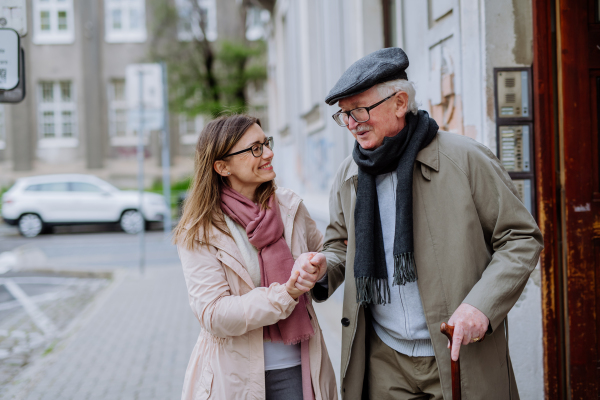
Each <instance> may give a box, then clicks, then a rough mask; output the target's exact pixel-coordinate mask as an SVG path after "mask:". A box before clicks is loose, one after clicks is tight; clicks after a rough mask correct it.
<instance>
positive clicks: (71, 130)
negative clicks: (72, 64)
mask: <svg viewBox="0 0 600 400" xmlns="http://www.w3.org/2000/svg"><path fill="white" fill-rule="evenodd" d="M39 96H40V102H39V114H38V115H39V133H40V139H39V141H38V146H39V147H76V146H77V145H78V141H77V120H76V106H75V98H74V97H75V96H74V91H73V84H72V83H71V82H70V81H61V82H50V81H47V82H40V84H39Z"/></svg>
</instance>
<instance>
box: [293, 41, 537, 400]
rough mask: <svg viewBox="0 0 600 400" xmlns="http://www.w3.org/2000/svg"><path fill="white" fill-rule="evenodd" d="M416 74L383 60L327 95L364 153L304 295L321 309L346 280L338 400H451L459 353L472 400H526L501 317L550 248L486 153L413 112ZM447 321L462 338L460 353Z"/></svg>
mask: <svg viewBox="0 0 600 400" xmlns="http://www.w3.org/2000/svg"><path fill="white" fill-rule="evenodd" d="M407 67H408V58H407V56H406V54H405V53H404V51H402V49H399V48H387V49H382V50H378V51H376V52H374V53H371V54H369V55H367V56H365V57H364V58H362V59H360V60H358V61H357V62H356V63H354V64H353V65H352V66H350V68H348V70H347V71H346V72H345V73H344V74H343V75H342V77H341V78H340V79H339V81H338V82H337V83H336V85H335V86H334V88H333V89H332V90H331V92H330V93H329V95H328V96H327V98H326V100H325V101H326V102H327V104H329V105H333V104H335V103H336V102H337V103H338V105H339V108H340V110H339V111H338V112H336V113H335V114H334V115H333V118H334V120H335V121H336V122H337V123H338V124H339V125H340V126H341V127H347V128H348V130H349V131H350V132H351V133H352V135H353V136H354V138H355V139H356V142H355V145H354V150H353V153H352V155H351V156H350V157H348V158H347V159H346V160H345V161H344V162H343V163H342V165H341V167H340V168H339V170H338V172H337V175H336V177H335V179H334V182H333V187H332V189H331V194H330V200H329V209H330V223H329V226H328V227H327V231H326V234H325V244H324V248H323V251H322V252H321V253H318V254H316V253H307V254H303V255H302V256H300V257H299V259H298V260H297V262H296V265H295V268H296V269H299V270H300V271H301V273H300V275H301V276H300V278H299V283H300V284H303V283H304V284H305V285H308V286H309V287H310V286H312V285H313V283H314V282H316V285H315V286H314V288H313V290H312V294H313V297H314V298H315V299H316V300H317V301H324V300H326V299H327V298H328V297H329V296H331V294H332V293H333V292H334V291H335V290H336V289H337V288H338V287H339V286H340V285H341V284H342V282H344V281H345V293H344V307H343V318H342V320H341V323H342V326H343V328H342V364H341V385H342V387H341V390H342V396H343V398H345V399H361V398H362V399H364V398H370V399H378V400H380V399H417V398H418V399H422V398H423V399H442V398H445V399H450V398H451V393H452V382H451V371H450V357H452V359H453V360H457V359H458V357H459V352H460V357H461V360H462V362H461V368H462V372H461V386H462V393H463V398H466V399H469V400H471V399H486V400H490V399H518V398H519V394H518V391H517V386H516V383H515V379H514V374H513V370H512V366H511V361H510V356H509V352H508V340H507V332H508V325H507V318H506V316H507V314H508V312H509V310H510V309H511V308H512V306H513V305H514V304H515V302H516V301H517V299H518V298H519V295H520V294H521V292H522V290H523V288H524V287H525V284H526V282H527V279H528V277H529V275H530V273H531V271H532V270H533V269H534V268H535V266H536V264H537V261H538V258H539V254H540V251H541V249H542V247H543V245H542V236H541V234H540V231H539V229H538V227H537V225H536V223H535V221H534V219H533V218H532V216H531V215H530V214H529V212H528V211H527V209H526V208H525V207H524V206H523V204H522V203H521V201H520V200H519V196H518V194H517V191H516V189H515V187H514V185H513V183H512V181H511V179H510V178H509V176H508V174H507V173H506V171H505V170H504V169H503V167H502V165H501V164H500V162H499V161H498V159H497V158H496V157H495V156H494V155H493V154H492V153H491V152H490V150H489V149H487V148H486V147H485V146H483V145H481V144H479V143H478V142H476V141H474V140H471V139H469V138H466V137H463V136H459V135H456V134H452V133H446V132H442V131H439V130H438V125H437V124H436V122H435V121H434V120H433V119H431V118H430V117H429V115H428V114H427V112H425V111H423V110H419V109H418V108H417V104H416V103H415V89H414V86H413V84H412V83H411V82H409V81H408V80H407V75H406V71H405V70H406V68H407ZM442 322H448V323H449V324H450V325H453V326H455V330H454V340H453V344H452V353H450V351H449V350H448V346H449V342H448V340H447V339H446V338H445V337H444V336H443V335H442V334H441V333H440V324H441V323H442ZM483 339H486V340H483ZM461 345H462V347H461Z"/></svg>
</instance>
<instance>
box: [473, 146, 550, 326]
mask: <svg viewBox="0 0 600 400" xmlns="http://www.w3.org/2000/svg"><path fill="white" fill-rule="evenodd" d="M468 161H469V166H468V169H467V171H465V172H466V173H467V177H468V179H469V182H470V186H471V194H472V196H473V200H474V203H475V207H476V209H477V213H478V215H479V219H480V221H481V226H482V228H483V232H484V235H485V239H486V242H487V243H489V249H488V250H489V251H490V253H491V254H492V259H491V261H490V263H489V264H488V266H487V268H486V269H485V270H484V272H483V274H482V276H481V279H480V280H479V281H478V282H477V284H475V286H473V288H472V289H471V291H470V292H469V294H468V295H467V297H466V298H465V299H464V303H467V304H470V305H472V306H474V307H476V308H477V309H478V310H480V311H481V312H483V313H484V314H485V315H486V316H487V317H488V318H489V320H490V327H491V329H492V330H495V329H496V328H497V327H498V326H499V325H500V324H501V323H502V321H503V320H504V318H506V315H507V314H508V312H509V311H510V309H511V308H512V307H513V306H514V304H515V303H516V301H517V300H518V298H519V296H520V294H521V292H522V291H523V289H524V288H525V284H526V283H527V279H528V278H529V275H530V274H531V272H532V271H533V269H534V268H535V266H536V264H537V262H538V259H539V256H540V252H541V251H542V249H543V239H542V234H541V232H540V230H539V228H538V226H537V224H536V222H535V220H534V219H533V217H532V216H531V214H530V213H529V211H527V209H526V208H525V206H524V205H523V203H522V202H521V200H520V199H519V197H518V194H517V190H516V189H515V186H514V184H513V182H512V180H511V179H510V177H509V176H508V173H507V172H506V171H505V170H504V168H503V167H502V165H501V164H500V162H499V160H498V159H497V158H496V157H495V156H494V155H493V154H492V152H491V151H490V150H489V149H487V148H486V147H484V146H482V145H478V148H477V149H475V151H471V152H470V153H469V159H468Z"/></svg>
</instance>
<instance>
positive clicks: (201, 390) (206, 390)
mask: <svg viewBox="0 0 600 400" xmlns="http://www.w3.org/2000/svg"><path fill="white" fill-rule="evenodd" d="M213 378H214V374H213V371H212V369H210V368H206V369H204V370H203V371H202V374H201V375H200V382H198V390H197V391H196V396H195V397H194V400H206V399H208V398H209V397H210V393H211V392H212V385H213Z"/></svg>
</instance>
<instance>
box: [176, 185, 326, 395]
mask: <svg viewBox="0 0 600 400" xmlns="http://www.w3.org/2000/svg"><path fill="white" fill-rule="evenodd" d="M276 196H277V200H278V203H279V208H280V211H281V217H282V218H283V223H284V227H285V231H284V236H285V240H286V243H287V244H288V246H289V247H290V249H291V251H292V255H293V256H294V259H295V258H298V256H300V254H302V253H306V252H309V251H319V250H320V249H321V247H322V244H323V235H322V234H321V233H320V232H319V231H318V230H317V228H316V225H315V223H314V221H313V220H312V219H311V218H310V215H309V214H308V211H307V210H306V207H305V206H304V204H302V201H301V199H300V198H299V197H298V196H297V195H296V194H294V193H293V192H292V191H290V190H287V189H278V190H277V192H276ZM177 250H178V252H179V257H180V258H181V262H182V264H183V272H184V275H185V281H186V284H187V288H188V294H189V302H190V306H191V307H192V311H193V312H194V314H195V315H196V317H197V318H198V321H199V322H200V326H201V328H202V329H201V332H200V335H199V337H198V341H197V342H196V346H195V347H194V350H193V351H192V355H191V357H190V361H189V364H188V367H187V371H186V374H185V380H184V385H183V394H182V400H203V399H219V400H226V399H227V400H229V399H256V400H258V399H264V398H265V378H264V369H265V367H264V353H263V328H262V327H263V326H267V325H271V324H274V323H276V322H277V321H279V320H280V319H284V318H287V317H288V316H289V315H290V314H291V313H292V311H293V310H294V307H295V306H296V304H298V302H297V301H295V300H294V299H292V297H290V295H289V294H288V293H287V291H286V290H285V286H284V285H280V284H276V283H275V284H272V285H271V286H270V287H268V288H264V287H261V288H256V287H255V286H254V284H253V283H252V279H251V278H250V275H249V274H248V272H247V269H246V267H245V265H244V259H243V258H242V255H241V253H240V251H239V249H238V247H237V246H236V244H235V242H234V240H233V239H232V238H231V237H229V236H227V235H225V234H223V233H221V232H219V231H218V230H216V229H214V234H213V235H212V236H211V240H210V244H208V245H199V246H197V248H196V249H194V250H191V251H190V250H187V249H185V248H183V247H181V246H178V248H177ZM307 308H308V312H309V315H310V317H311V323H312V326H313V329H314V331H315V335H314V336H313V337H312V338H311V339H310V341H309V351H310V374H311V378H312V384H313V388H314V391H315V398H316V400H329V399H337V387H336V382H335V375H334V372H333V366H332V365H331V361H330V359H329V355H328V354H327V349H326V348H325V342H324V340H323V335H322V332H321V328H320V327H319V323H318V321H317V316H316V314H315V310H314V309H313V306H312V301H311V300H310V294H309V301H308V302H307Z"/></svg>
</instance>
